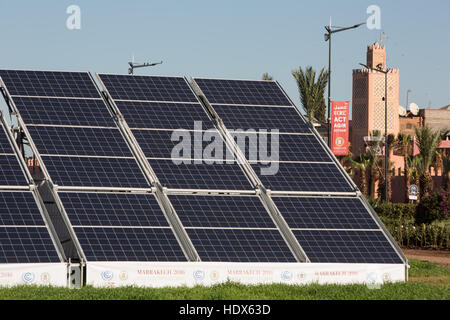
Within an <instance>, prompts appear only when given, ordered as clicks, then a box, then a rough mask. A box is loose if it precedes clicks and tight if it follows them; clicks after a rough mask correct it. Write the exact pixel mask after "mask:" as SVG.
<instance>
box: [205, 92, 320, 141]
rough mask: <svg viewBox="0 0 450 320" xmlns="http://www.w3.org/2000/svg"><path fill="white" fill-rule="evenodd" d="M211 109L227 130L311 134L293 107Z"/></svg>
mask: <svg viewBox="0 0 450 320" xmlns="http://www.w3.org/2000/svg"><path fill="white" fill-rule="evenodd" d="M207 98H208V96H207ZM213 109H214V110H215V111H216V112H217V114H218V115H219V117H220V118H221V119H222V120H223V123H224V124H225V126H226V127H227V129H233V130H248V129H253V130H257V131H258V130H261V129H263V130H267V131H269V132H270V131H274V130H278V131H279V132H286V133H311V129H310V128H309V125H308V124H306V123H305V121H303V119H302V118H301V117H300V116H299V114H298V111H297V110H296V109H295V107H259V106H227V105H214V106H213Z"/></svg>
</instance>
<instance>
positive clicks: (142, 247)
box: [74, 226, 187, 262]
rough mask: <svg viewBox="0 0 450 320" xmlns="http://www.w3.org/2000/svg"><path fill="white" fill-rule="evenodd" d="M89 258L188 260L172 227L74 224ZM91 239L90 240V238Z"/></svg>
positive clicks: (100, 259) (89, 259)
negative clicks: (78, 225)
mask: <svg viewBox="0 0 450 320" xmlns="http://www.w3.org/2000/svg"><path fill="white" fill-rule="evenodd" d="M74 231H75V233H76V234H77V237H78V240H79V242H80V244H81V247H82V248H83V252H84V254H85V256H86V260H87V261H88V262H89V261H109V262H111V261H139V262H144V261H165V262H181V261H183V262H186V261H187V258H186V256H185V254H184V253H183V251H182V249H181V247H180V246H179V244H178V241H177V239H176V237H175V235H174V233H173V232H172V230H171V229H170V228H164V227H152V228H133V227H131V228H123V227H113V228H107V227H84V226H83V227H74ZM88 238H89V239H90V240H89V241H87V239H88Z"/></svg>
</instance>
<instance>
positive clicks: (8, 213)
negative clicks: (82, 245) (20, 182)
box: [0, 190, 61, 263]
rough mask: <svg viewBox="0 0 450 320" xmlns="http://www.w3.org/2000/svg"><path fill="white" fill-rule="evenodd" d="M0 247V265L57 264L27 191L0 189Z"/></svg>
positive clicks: (32, 198) (57, 258)
mask: <svg viewBox="0 0 450 320" xmlns="http://www.w3.org/2000/svg"><path fill="white" fill-rule="evenodd" d="M0 244H1V245H0V263H49V262H61V257H60V255H59V253H58V251H57V249H56V246H55V243H54V242H53V239H52V236H51V234H50V232H49V229H48V228H47V225H46V223H45V221H44V218H43V216H42V215H41V212H40V209H39V207H38V206H37V203H36V201H35V198H34V195H33V193H32V192H30V191H29V190H27V191H25V190H23V191H19V190H15V191H7V190H0Z"/></svg>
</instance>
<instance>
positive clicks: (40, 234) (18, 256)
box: [0, 226, 60, 263]
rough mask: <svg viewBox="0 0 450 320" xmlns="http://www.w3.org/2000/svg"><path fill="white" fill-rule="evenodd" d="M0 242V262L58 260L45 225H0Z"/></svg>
mask: <svg viewBox="0 0 450 320" xmlns="http://www.w3.org/2000/svg"><path fill="white" fill-rule="evenodd" d="M0 243H1V246H0V263H45V262H60V260H59V258H58V254H57V253H56V250H55V247H54V245H53V242H52V240H51V238H50V235H49V233H48V230H47V228H46V227H45V226H43V227H34V226H33V227H22V226H21V227H17V226H14V227H4V226H0Z"/></svg>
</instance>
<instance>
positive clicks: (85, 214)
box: [59, 192, 187, 261]
mask: <svg viewBox="0 0 450 320" xmlns="http://www.w3.org/2000/svg"><path fill="white" fill-rule="evenodd" d="M59 196H60V198H61V201H62V203H63V205H64V207H65V209H66V212H67V215H68V217H69V219H70V221H71V223H72V226H73V227H74V230H75V233H76V235H77V237H78V240H79V241H80V244H81V246H82V248H83V251H84V254H85V255H86V259H87V260H88V261H187V259H186V257H185V255H184V253H183V251H182V249H181V247H180V245H179V244H178V242H177V239H176V238H175V235H174V233H173V231H172V229H171V228H170V226H169V224H168V222H167V220H166V218H165V217H164V214H163V212H162V211H161V208H160V207H159V205H158V203H157V201H156V199H155V196H154V195H152V194H129V193H128V194H126V193H125V194H124V193H81V192H76V193H74V192H60V193H59Z"/></svg>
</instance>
